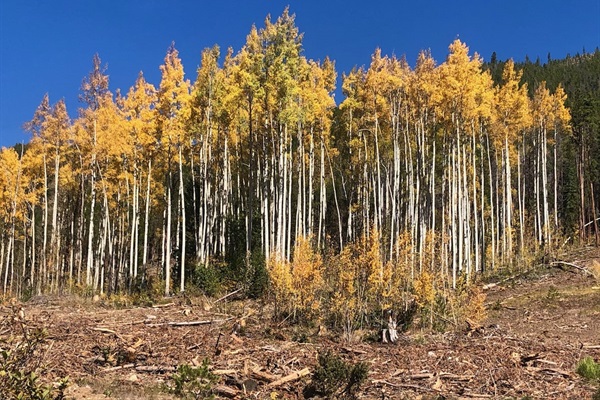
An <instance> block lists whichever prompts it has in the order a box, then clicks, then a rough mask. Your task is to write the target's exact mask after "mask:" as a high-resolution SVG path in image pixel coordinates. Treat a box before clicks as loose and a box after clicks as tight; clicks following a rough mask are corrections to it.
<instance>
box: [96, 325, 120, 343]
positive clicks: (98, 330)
mask: <svg viewBox="0 0 600 400" xmlns="http://www.w3.org/2000/svg"><path fill="white" fill-rule="evenodd" d="M91 329H92V330H93V331H97V332H102V333H108V334H111V335H115V337H117V338H119V339H121V340H123V341H125V339H123V337H122V336H121V335H119V334H118V333H117V332H115V331H113V330H112V329H108V328H104V327H96V328H91Z"/></svg>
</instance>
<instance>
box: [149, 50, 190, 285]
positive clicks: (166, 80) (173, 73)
mask: <svg viewBox="0 0 600 400" xmlns="http://www.w3.org/2000/svg"><path fill="white" fill-rule="evenodd" d="M160 70H161V73H162V78H161V82H160V87H159V89H158V94H157V106H156V111H157V114H156V121H157V129H158V131H159V132H160V135H161V136H160V138H161V139H160V140H161V145H162V146H163V149H164V150H165V151H166V158H167V159H166V160H163V162H164V163H165V164H164V168H165V172H166V177H167V181H166V183H165V186H166V192H167V193H166V210H165V211H166V219H165V224H166V232H165V275H164V276H165V295H168V294H169V292H170V290H171V287H170V286H171V252H172V244H171V236H172V234H171V230H172V214H173V212H172V190H173V189H174V188H173V187H172V186H173V167H172V164H173V158H175V157H177V166H178V173H179V191H178V195H179V197H178V199H179V206H178V215H177V218H178V221H179V222H178V225H177V226H180V227H181V232H176V235H177V237H178V238H180V240H181V243H180V246H179V247H180V248H179V249H178V250H179V251H180V259H179V273H180V285H179V290H180V291H183V290H184V289H185V252H186V232H185V229H186V225H187V224H186V210H185V191H184V177H183V163H184V159H183V157H184V147H185V146H187V144H188V140H187V139H188V138H187V137H186V132H185V124H186V121H187V120H188V119H189V113H190V108H189V101H190V83H189V82H188V81H186V80H185V79H184V72H183V65H182V64H181V59H180V58H179V52H178V51H177V50H176V49H175V45H174V44H171V46H170V47H169V49H168V50H167V54H166V56H165V61H164V64H163V65H162V66H161V67H160ZM179 218H181V220H179ZM179 235H181V236H179ZM177 240H179V239H177Z"/></svg>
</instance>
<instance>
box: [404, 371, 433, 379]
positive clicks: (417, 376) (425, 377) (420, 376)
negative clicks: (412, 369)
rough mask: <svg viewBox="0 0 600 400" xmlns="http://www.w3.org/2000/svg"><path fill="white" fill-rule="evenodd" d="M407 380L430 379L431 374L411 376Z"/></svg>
mask: <svg viewBox="0 0 600 400" xmlns="http://www.w3.org/2000/svg"><path fill="white" fill-rule="evenodd" d="M408 378H409V379H431V378H433V374H431V373H428V372H426V373H422V374H413V375H410V376H409V377H408Z"/></svg>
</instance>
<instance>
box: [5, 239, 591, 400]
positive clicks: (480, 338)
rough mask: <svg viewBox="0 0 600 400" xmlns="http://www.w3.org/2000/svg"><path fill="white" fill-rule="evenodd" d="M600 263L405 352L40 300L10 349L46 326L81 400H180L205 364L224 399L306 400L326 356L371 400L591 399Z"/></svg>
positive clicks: (414, 334) (225, 312) (536, 279)
mask: <svg viewBox="0 0 600 400" xmlns="http://www.w3.org/2000/svg"><path fill="white" fill-rule="evenodd" d="M590 251H592V250H590ZM596 255H597V254H596V253H593V255H590V253H589V252H588V253H586V255H585V259H583V260H578V259H577V257H571V259H570V263H571V264H572V265H567V264H561V263H556V264H552V265H549V266H546V267H540V268H537V269H535V270H534V271H532V272H530V273H527V274H521V275H518V276H514V277H512V278H508V279H505V280H502V279H497V280H495V281H493V282H492V284H491V285H490V284H489V283H488V286H486V290H485V292H486V294H487V300H486V302H487V303H486V304H487V307H488V315H489V317H488V319H487V321H485V323H484V324H483V325H482V326H477V327H471V328H477V329H469V328H468V327H467V326H465V327H461V328H460V329H457V330H455V331H453V332H450V333H445V334H436V333H427V332H422V331H419V330H412V331H408V332H406V333H405V334H403V336H402V337H401V340H400V343H398V344H395V345H391V344H384V343H379V342H375V341H373V342H367V341H362V342H354V343H349V342H346V341H342V340H341V339H339V338H338V337H336V335H333V334H332V333H330V332H324V331H323V330H322V329H321V330H319V329H318V328H314V329H312V330H304V331H299V330H297V328H293V327H287V326H285V325H281V324H276V323H274V322H272V321H270V320H268V319H266V318H263V317H262V315H263V313H262V312H261V309H260V306H259V305H257V304H256V303H242V302H240V301H232V300H231V299H230V298H229V299H224V300H221V301H219V302H217V303H214V302H211V301H209V300H207V299H202V298H194V299H189V298H173V299H168V300H165V301H166V303H165V304H160V305H157V306H155V307H124V308H122V309H119V308H116V307H115V306H114V304H111V305H110V306H109V305H102V304H101V302H97V303H94V302H93V301H91V300H90V301H83V300H81V299H76V298H72V297H60V298H59V297H38V298H34V299H32V300H30V301H29V302H27V303H24V304H17V305H16V307H15V306H13V307H9V306H8V305H7V306H4V307H2V308H1V309H0V315H1V316H2V329H1V330H0V340H5V339H6V338H7V337H8V336H9V335H11V334H18V329H20V328H19V326H20V323H21V322H19V323H15V318H17V319H18V318H22V323H23V324H24V326H26V327H28V328H29V329H31V328H34V327H40V328H45V329H46V330H47V334H48V336H47V340H46V342H45V343H44V345H43V347H42V348H41V349H40V351H39V357H41V358H42V360H41V361H42V363H41V365H43V366H44V367H45V370H44V374H43V377H42V378H43V379H44V380H46V381H53V380H55V379H58V378H59V377H65V376H68V377H69V382H70V387H69V388H68V390H67V393H68V396H69V397H70V398H75V399H90V400H96V399H172V398H175V397H174V396H173V395H172V394H168V393H166V392H165V390H164V387H165V386H166V385H169V384H172V379H171V377H172V375H173V373H174V372H175V369H176V366H178V365H181V364H190V365H200V364H201V363H202V360H203V359H205V358H208V359H209V360H210V362H211V369H212V372H213V373H214V374H216V375H217V376H218V382H217V383H215V384H213V389H214V393H215V394H216V397H217V398H226V397H229V398H237V399H269V398H273V399H274V398H277V399H282V398H287V399H301V398H305V396H304V394H303V390H304V389H305V387H306V386H307V384H308V383H309V382H310V379H311V373H312V372H313V371H314V368H315V365H316V364H317V354H318V353H320V352H325V351H327V350H332V351H334V352H335V353H336V354H339V355H340V356H341V357H342V358H343V359H344V360H346V361H348V362H351V363H357V362H365V363H367V365H368V366H369V374H368V378H367V380H366V383H365V384H364V385H363V386H362V387H361V390H360V391H359V393H358V396H357V397H358V398H362V399H417V398H421V399H484V398H493V399H523V398H534V399H591V398H592V396H593V394H594V393H595V391H596V390H597V388H596V387H595V386H594V385H593V384H592V383H589V382H586V381H585V380H583V379H582V378H580V377H579V376H578V375H577V374H576V373H575V369H576V366H577V363H578V362H579V360H581V359H582V358H583V357H585V356H591V357H593V358H595V359H596V360H600V287H599V286H600V282H598V280H597V279H596V278H595V277H594V276H593V275H591V274H588V273H587V272H586V271H588V270H591V269H592V268H591V266H593V265H595V264H594V263H599V262H600V258H596ZM578 267H581V268H585V270H582V269H580V268H578ZM19 307H22V309H23V315H22V316H21V317H19V316H16V317H15V312H17V313H18V311H16V310H18V309H19ZM13 330H16V331H14V332H13Z"/></svg>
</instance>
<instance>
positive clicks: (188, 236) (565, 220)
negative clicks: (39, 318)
mask: <svg viewBox="0 0 600 400" xmlns="http://www.w3.org/2000/svg"><path fill="white" fill-rule="evenodd" d="M160 70H161V74H162V78H161V81H160V84H159V85H158V86H154V85H152V84H151V83H149V82H147V81H146V80H145V78H144V75H143V74H142V73H141V72H140V74H139V77H138V79H137V80H136V82H135V83H134V84H133V86H132V87H131V88H129V90H127V91H126V92H125V91H124V92H121V91H119V90H115V91H114V92H113V91H111V88H110V87H109V79H108V75H107V71H106V68H105V67H104V66H103V64H102V61H101V59H100V57H99V56H95V57H94V59H93V60H92V69H91V71H90V73H89V75H88V76H87V77H85V78H84V80H83V83H82V86H81V95H80V99H81V102H82V103H81V104H82V106H81V108H80V109H79V110H78V113H77V117H76V118H74V119H71V118H70V117H69V114H68V113H67V108H66V107H67V106H66V104H65V103H64V101H62V100H61V101H58V102H56V103H54V104H52V103H51V101H50V99H49V98H48V96H45V97H44V98H43V99H42V101H41V103H40V105H39V107H38V108H37V109H36V110H35V111H34V112H33V117H32V119H31V121H29V122H28V123H26V124H25V127H26V130H27V131H29V132H30V133H31V134H32V140H31V141H30V142H29V143H28V144H26V145H25V146H17V147H15V148H3V149H2V151H1V152H0V226H1V232H2V236H1V238H0V239H1V252H0V265H1V270H0V271H1V277H2V279H3V292H4V294H5V295H9V294H12V295H17V296H26V295H32V294H41V293H62V292H69V291H72V290H73V288H80V289H83V290H86V291H88V292H90V293H99V294H111V293H119V292H128V291H129V292H131V291H135V290H142V291H143V290H151V289H152V288H153V287H152V282H160V285H161V289H160V290H161V291H162V292H163V293H165V294H167V295H168V294H170V293H174V292H181V291H185V290H186V289H188V290H189V288H190V287H199V288H201V289H202V290H203V291H204V292H205V293H208V294H214V293H216V292H217V291H220V290H229V289H232V288H238V287H239V288H243V289H244V291H245V293H246V295H248V296H251V297H253V296H254V297H256V296H261V295H263V294H265V293H269V294H270V295H271V296H272V298H273V299H274V301H275V303H276V304H277V305H278V306H279V307H280V308H281V310H282V311H286V312H290V313H294V315H296V313H298V314H300V315H305V316H308V315H311V313H315V312H316V310H318V309H319V307H322V306H323V303H327V306H328V307H331V309H332V310H336V313H337V314H336V315H337V317H336V318H338V320H339V321H345V323H353V322H356V321H357V320H359V319H360V318H363V317H364V315H366V314H368V312H367V310H369V309H372V308H377V307H379V308H390V307H397V306H398V304H406V302H407V299H408V298H409V297H410V298H413V299H416V301H417V302H418V303H419V304H421V305H432V304H433V303H434V302H435V299H436V297H435V293H437V292H441V291H443V290H452V289H453V288H457V286H460V285H461V282H468V281H469V280H471V279H473V278H474V277H476V276H477V275H478V274H481V273H482V272H485V271H496V270H499V269H502V268H513V267H514V266H516V265H522V264H523V263H531V262H532V261H533V260H535V259H536V258H538V257H543V256H544V255H546V256H547V255H548V254H552V252H553V251H555V250H557V249H558V248H560V247H561V246H563V245H564V244H565V243H567V242H569V241H570V242H572V243H587V242H588V241H590V240H596V242H597V241H598V225H597V221H598V215H597V210H598V205H597V202H598V195H599V187H600V182H599V179H600V165H599V163H598V158H597V157H596V156H594V155H595V154H598V152H599V150H600V148H599V145H600V103H599V100H598V99H600V93H599V92H600V89H599V87H598V86H599V83H600V52H599V51H596V52H595V53H593V54H583V55H577V56H576V57H568V58H567V59H565V60H549V62H548V63H547V64H544V65H541V64H540V63H531V62H530V61H528V62H525V63H515V62H513V61H512V60H507V61H499V60H496V59H495V57H493V60H492V62H490V63H484V62H483V60H482V58H481V57H480V56H479V55H478V54H477V53H471V52H470V49H469V48H468V47H467V45H466V44H465V43H462V42H461V41H460V40H455V41H454V42H453V43H451V44H450V46H449V48H448V55H447V58H446V59H445V60H444V61H443V62H441V63H439V62H437V61H436V60H434V59H433V58H432V56H431V54H430V53H429V52H427V51H423V52H421V53H420V54H419V55H418V58H417V62H416V64H415V65H414V67H411V66H410V65H409V64H408V63H407V62H406V60H405V59H404V58H403V57H401V58H397V57H396V56H388V55H384V54H382V53H381V51H380V50H378V49H376V50H375V51H374V53H373V55H372V57H371V62H370V64H369V65H368V66H365V67H357V68H354V69H353V70H352V71H351V72H349V73H347V74H344V75H343V76H341V79H340V83H339V84H341V87H342V91H343V94H344V96H345V99H344V100H343V102H342V103H341V104H339V105H336V103H335V101H334V99H333V92H334V90H335V87H336V84H338V83H337V81H338V74H337V72H336V69H335V63H334V62H333V61H332V60H330V59H325V60H322V61H315V60H311V59H307V58H306V57H305V56H304V55H303V47H302V35H301V34H300V33H299V30H298V28H297V27H296V25H295V20H294V16H293V15H290V14H289V13H288V12H287V11H285V12H284V13H283V14H282V15H281V16H280V17H279V18H278V19H277V20H275V21H272V20H271V19H270V18H267V19H266V21H265V23H264V26H263V27H261V28H260V29H259V28H256V27H252V29H251V30H250V33H249V34H248V36H247V38H246V42H245V44H244V45H243V47H242V48H241V49H240V50H239V51H237V52H234V51H233V50H232V49H228V50H227V51H225V52H224V54H223V53H222V51H221V49H220V48H219V47H218V46H215V47H213V48H209V49H205V50H204V51H203V52H202V57H201V62H200V67H199V68H198V70H197V71H195V78H194V79H193V80H191V79H190V78H189V76H190V75H189V74H188V75H186V74H185V73H184V68H183V65H182V63H181V60H180V58H179V54H178V51H177V49H176V47H175V45H172V46H170V47H169V49H168V50H167V52H166V55H165V58H164V63H163V65H161V66H160ZM32 111H33V110H32ZM154 290H156V288H155V287H154ZM326 299H327V300H326Z"/></svg>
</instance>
